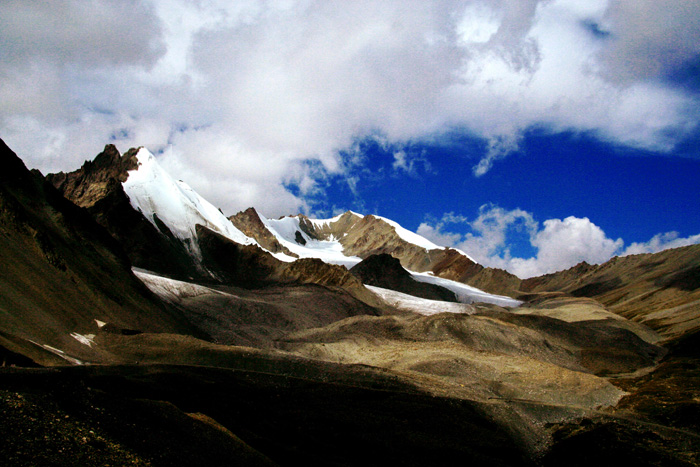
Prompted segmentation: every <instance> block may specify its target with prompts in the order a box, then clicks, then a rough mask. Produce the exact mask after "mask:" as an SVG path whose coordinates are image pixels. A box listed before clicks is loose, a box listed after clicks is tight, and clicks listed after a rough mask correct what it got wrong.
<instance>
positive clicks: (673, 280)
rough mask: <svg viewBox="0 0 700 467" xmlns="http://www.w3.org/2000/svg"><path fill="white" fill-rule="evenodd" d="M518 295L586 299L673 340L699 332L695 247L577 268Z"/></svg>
mask: <svg viewBox="0 0 700 467" xmlns="http://www.w3.org/2000/svg"><path fill="white" fill-rule="evenodd" d="M521 290H522V291H523V292H552V291H557V292H565V293H568V294H570V295H573V296H577V297H591V298H594V299H596V300H598V301H599V302H601V303H602V304H603V305H605V306H606V307H607V308H608V309H609V310H610V311H612V312H614V313H616V314H618V315H621V316H624V317H626V318H628V319H632V320H634V321H638V322H641V323H643V324H646V325H647V326H649V327H651V328H652V329H655V330H657V331H658V332H660V333H661V334H662V335H664V336H665V337H666V338H668V339H673V338H676V337H680V336H682V335H685V334H689V333H694V332H697V331H698V330H700V245H691V246H687V247H682V248H675V249H671V250H665V251H662V252H659V253H655V254H642V255H631V256H625V257H615V258H613V259H611V260H610V261H608V262H606V263H603V264H601V265H598V266H591V265H589V264H585V263H581V264H579V265H577V266H574V267H573V268H571V269H568V270H566V271H561V272H557V273H554V274H548V275H545V276H540V277H534V278H531V279H527V280H524V281H523V282H522V284H521Z"/></svg>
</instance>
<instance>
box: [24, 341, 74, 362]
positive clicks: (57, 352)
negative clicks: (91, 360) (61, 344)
mask: <svg viewBox="0 0 700 467" xmlns="http://www.w3.org/2000/svg"><path fill="white" fill-rule="evenodd" d="M29 342H31V343H32V344H34V345H36V346H38V347H41V348H42V349H45V350H48V351H49V352H51V353H52V354H54V355H57V356H59V357H61V358H62V359H64V360H65V361H67V362H69V363H72V364H73V365H84V364H85V363H84V362H82V361H80V360H78V359H77V358H73V357H71V356H69V355H67V354H66V353H65V352H64V351H63V350H61V349H57V348H56V347H52V346H50V345H48V344H39V343H38V342H34V341H33V340H30V341H29Z"/></svg>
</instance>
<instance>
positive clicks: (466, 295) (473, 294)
mask: <svg viewBox="0 0 700 467" xmlns="http://www.w3.org/2000/svg"><path fill="white" fill-rule="evenodd" d="M409 272H410V273H411V276H412V277H413V278H414V279H415V280H417V281H419V282H427V283H428V284H435V285H439V286H441V287H444V288H446V289H448V290H451V291H452V292H454V293H455V295H457V300H459V301H460V302H462V303H474V302H484V303H492V304H494V305H498V306H504V307H517V306H520V305H521V304H522V303H523V302H521V301H520V300H516V299H514V298H510V297H506V296H504V295H494V294H490V293H488V292H484V291H483V290H480V289H477V288H476V287H472V286H470V285H467V284H462V283H461V282H455V281H451V280H449V279H444V278H442V277H436V276H434V275H432V274H430V273H427V272H411V271H409Z"/></svg>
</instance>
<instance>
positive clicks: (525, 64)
mask: <svg viewBox="0 0 700 467" xmlns="http://www.w3.org/2000/svg"><path fill="white" fill-rule="evenodd" d="M698 17H700V3H698V2H679V1H677V0H656V1H652V0H546V1H545V0H542V1H538V0H473V1H469V0H465V1H452V0H435V1H423V0H421V1H418V0H415V1H404V0H402V1H398V0H396V1H392V0H385V1H381V2H378V1H369V0H365V1H363V0H358V1H353V2H345V1H333V0H323V1H321V0H318V1H314V0H298V1H294V0H284V1H282V0H280V1H272V0H270V1H245V0H240V1H236V2H230V1H223V0H202V1H198V2H190V1H186V0H151V1H149V0H142V1H139V0H85V1H83V0H57V1H54V2H26V1H21V0H7V1H4V2H2V3H1V4H0V56H1V57H2V60H0V134H2V137H3V138H4V139H5V140H6V141H7V142H8V143H9V144H10V145H11V146H12V147H13V148H14V149H15V150H16V151H17V152H18V153H20V154H21V156H22V157H24V158H25V160H26V161H27V163H28V164H29V165H30V166H33V167H37V168H39V169H41V170H42V171H45V172H49V171H57V170H73V169H75V168H76V167H77V166H79V165H80V164H81V163H82V161H83V160H84V159H87V158H92V157H94V155H95V154H97V153H98V152H99V151H100V150H101V148H102V146H104V144H105V143H107V142H114V143H116V144H117V145H118V147H119V148H120V149H121V150H122V151H124V150H126V149H127V148H128V147H130V146H137V145H145V146H147V147H149V149H151V150H152V151H154V152H155V153H157V154H159V158H160V160H161V163H162V164H163V165H164V166H165V167H166V169H167V170H169V171H171V172H172V173H173V174H174V175H175V176H178V177H180V178H186V179H187V180H188V182H189V183H190V184H191V185H192V186H193V187H194V188H195V189H197V190H198V191H199V192H201V193H202V194H203V195H204V196H205V197H207V198H209V199H211V200H212V201H213V202H214V203H215V204H216V205H218V206H220V207H222V208H223V209H224V210H225V211H226V212H232V211H236V210H239V209H243V208H245V207H248V206H250V205H255V206H258V207H259V208H260V209H261V210H262V211H263V212H265V213H266V214H267V215H271V216H274V215H278V214H282V213H288V212H293V211H296V210H308V209H309V205H308V200H309V199H310V198H311V197H313V196H314V195H317V194H318V189H319V186H320V185H322V184H323V182H324V180H325V179H327V178H328V177H333V176H338V175H340V176H344V177H347V178H348V180H352V177H353V176H354V174H353V173H352V171H353V170H354V169H356V168H357V167H356V166H355V165H354V164H353V163H352V162H351V161H348V160H347V159H346V157H345V156H343V154H347V151H346V152H343V150H347V148H349V147H351V146H352V144H353V142H354V141H356V140H357V139H358V138H362V137H364V136H367V135H381V137H382V138H385V139H386V140H387V141H390V142H392V143H393V144H397V145H398V146H400V145H401V144H402V143H406V142H411V141H420V140H421V139H432V140H435V139H439V138H440V137H441V136H442V135H444V134H446V133H447V132H449V131H454V130H460V131H464V132H466V133H468V134H470V135H473V136H474V137H476V138H481V139H483V141H485V142H486V144H485V148H486V149H485V152H484V153H483V154H478V155H476V157H474V156H473V155H472V156H470V157H472V164H473V172H474V174H475V175H477V176H483V175H485V174H487V172H488V171H489V170H490V168H491V167H492V166H493V164H498V163H503V162H499V161H500V160H501V159H504V158H506V157H507V156H508V154H509V153H511V152H512V151H514V150H516V149H517V148H518V144H519V142H520V141H521V138H522V134H523V132H524V131H526V130H527V129H529V128H533V127H537V128H543V129H546V130H549V131H552V132H557V131H563V130H573V131H582V132H591V133H593V134H596V135H598V137H599V138H601V139H604V140H608V141H611V142H614V143H616V144H622V145H628V146H634V147H641V148H647V149H652V150H656V151H670V150H672V148H673V147H674V145H675V144H677V143H678V142H679V141H681V140H682V139H683V138H684V137H685V136H686V135H687V134H688V133H689V132H690V131H691V130H693V129H694V128H695V127H696V126H697V123H698V118H699V116H698V112H697V109H698V105H697V93H695V92H694V91H693V90H689V89H687V88H686V87H684V86H682V85H679V83H681V81H682V79H681V78H682V76H683V70H684V69H687V67H688V66H689V64H691V65H692V64H693V63H695V61H697V57H698V56H700V23H698V22H697V20H696V19H697V18H698ZM395 157H396V159H395V169H396V170H400V171H404V172H406V173H410V172H411V171H412V170H415V167H416V166H415V165H414V166H413V167H412V166H411V160H410V159H408V158H407V157H406V153H404V154H402V153H400V152H397V153H396V156H395ZM418 162H420V161H418ZM420 163H421V164H422V163H423V162H420ZM424 163H425V164H429V163H430V161H429V160H426V161H425V162H424ZM290 186H294V187H295V189H294V190H291V189H290V188H289V187H290ZM566 221H567V220H564V221H562V222H564V224H566ZM561 228H563V227H561V226H556V225H552V226H551V227H549V229H550V230H551V232H552V235H554V232H555V231H557V229H561ZM545 229H547V227H545ZM591 235H593V233H591ZM593 236H594V235H593ZM590 241H595V240H594V239H593V237H591V240H590ZM613 243H614V242H613ZM572 254H573V253H572Z"/></svg>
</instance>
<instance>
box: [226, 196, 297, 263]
mask: <svg viewBox="0 0 700 467" xmlns="http://www.w3.org/2000/svg"><path fill="white" fill-rule="evenodd" d="M228 219H229V220H230V221H231V222H232V223H233V225H235V226H236V228H237V229H238V230H240V231H241V232H243V233H244V234H246V235H247V236H249V237H251V238H254V239H255V240H256V241H257V242H258V243H259V244H260V246H261V247H263V248H265V249H266V250H268V251H271V252H272V253H284V254H286V255H288V256H291V257H293V258H296V257H297V255H296V254H295V253H292V252H291V251H289V250H288V249H287V248H285V247H284V246H283V245H281V244H280V242H279V241H278V240H277V239H276V238H275V236H274V235H272V233H271V232H270V231H269V230H267V228H266V227H265V224H263V223H262V221H261V220H260V216H259V215H258V212H257V211H256V210H255V209H254V208H248V209H246V210H245V211H241V212H239V213H238V214H236V215H234V216H231V217H229V218H228Z"/></svg>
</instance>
